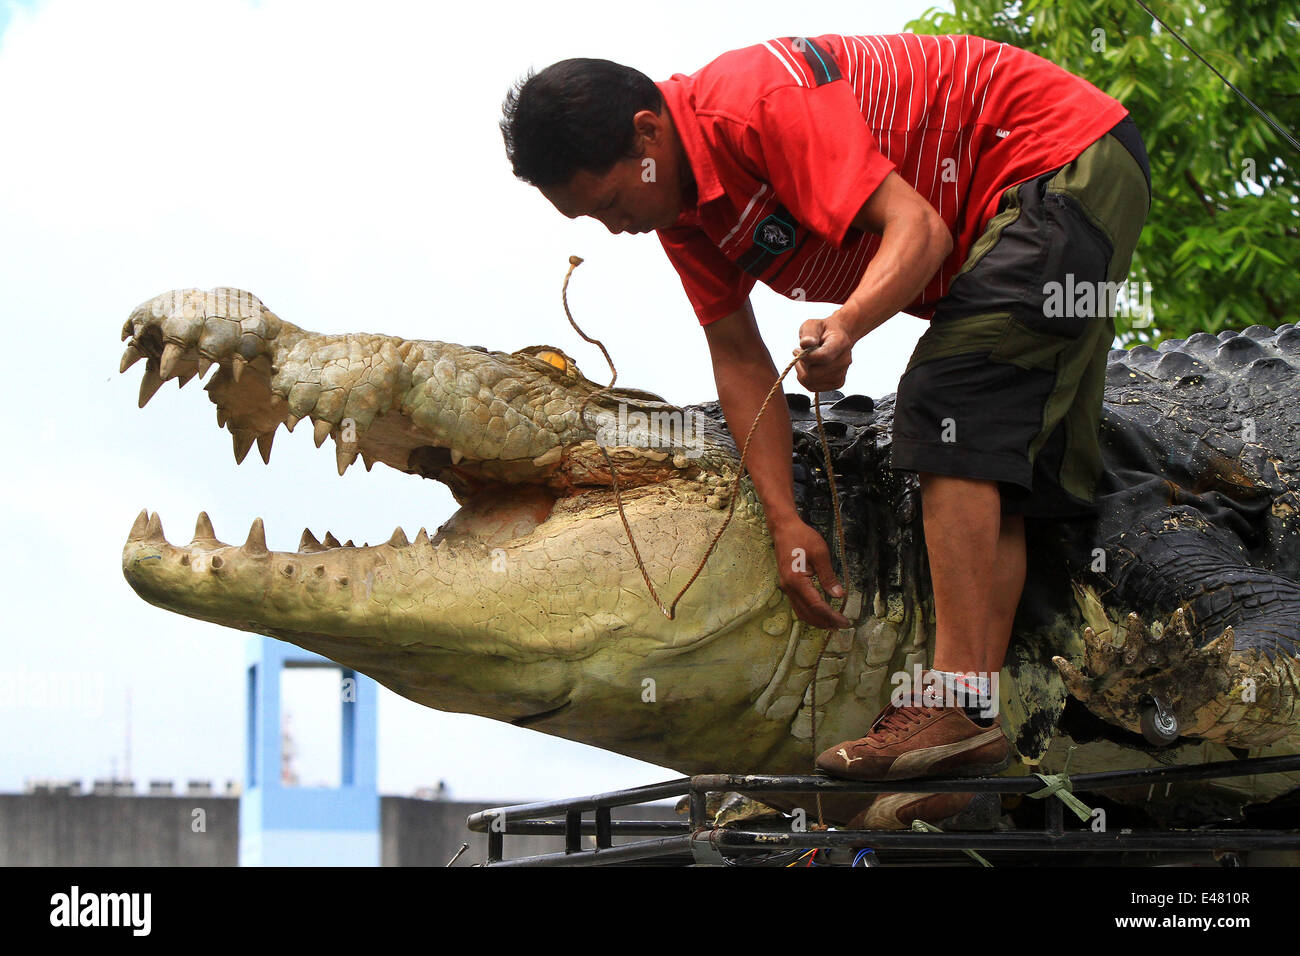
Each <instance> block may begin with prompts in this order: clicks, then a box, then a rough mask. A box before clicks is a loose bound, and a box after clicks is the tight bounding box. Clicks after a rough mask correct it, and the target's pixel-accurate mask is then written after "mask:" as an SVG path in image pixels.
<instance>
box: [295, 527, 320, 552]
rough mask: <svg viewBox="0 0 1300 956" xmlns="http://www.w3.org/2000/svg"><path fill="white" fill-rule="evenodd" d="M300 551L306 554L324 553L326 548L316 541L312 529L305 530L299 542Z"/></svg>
mask: <svg viewBox="0 0 1300 956" xmlns="http://www.w3.org/2000/svg"><path fill="white" fill-rule="evenodd" d="M298 550H299V551H301V552H303V553H304V554H308V553H312V552H316V551H324V550H325V548H324V547H323V546H322V545H321V543H320V542H319V541H317V540H316V536H315V535H314V534H312V533H311V529H310V528H303V529H302V538H301V539H300V540H299V541H298Z"/></svg>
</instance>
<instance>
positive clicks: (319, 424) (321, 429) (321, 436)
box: [312, 418, 334, 448]
mask: <svg viewBox="0 0 1300 956" xmlns="http://www.w3.org/2000/svg"><path fill="white" fill-rule="evenodd" d="M333 429H334V426H333V425H331V424H330V423H329V422H327V421H325V419H323V418H318V419H316V425H315V431H314V433H313V435H312V437H313V439H314V440H315V442H316V447H317V448H319V447H320V446H321V445H323V444H325V439H326V438H329V437H330V432H331V431H332V430H333Z"/></svg>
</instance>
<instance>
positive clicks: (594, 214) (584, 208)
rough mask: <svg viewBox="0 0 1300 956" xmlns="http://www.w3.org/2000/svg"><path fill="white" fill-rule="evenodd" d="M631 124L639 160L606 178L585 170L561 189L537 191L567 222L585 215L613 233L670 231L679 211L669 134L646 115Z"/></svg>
mask: <svg viewBox="0 0 1300 956" xmlns="http://www.w3.org/2000/svg"><path fill="white" fill-rule="evenodd" d="M665 115H666V111H665ZM633 122H634V123H635V124H636V127H637V136H638V139H637V144H638V146H639V148H640V150H641V155H640V156H638V157H631V158H627V159H621V160H619V161H618V162H616V163H615V164H614V165H613V166H612V167H611V168H610V169H609V170H608V171H607V172H605V173H600V174H597V173H591V172H587V171H585V170H584V171H581V172H579V173H577V174H576V175H574V177H573V178H572V179H570V180H569V181H568V182H567V183H565V184H563V185H561V186H548V187H539V188H540V189H541V193H542V195H544V196H545V197H546V198H547V199H548V200H550V202H551V204H552V205H553V206H555V208H556V209H558V210H559V211H560V212H562V213H563V214H564V215H566V216H568V217H569V218H570V219H576V218H578V217H579V216H590V217H591V218H592V219H596V220H599V221H600V222H601V223H602V224H603V225H604V226H605V228H606V229H608V230H609V231H610V232H612V233H623V232H629V233H641V232H650V231H651V230H653V229H668V228H670V227H672V225H673V224H674V223H675V222H676V221H677V218H678V217H679V216H680V215H681V213H682V208H683V200H682V187H681V181H680V177H679V160H678V155H677V151H676V149H675V148H674V147H675V139H674V138H673V135H672V134H673V131H672V130H671V127H670V126H669V125H668V123H667V120H666V119H665V118H664V117H661V116H660V115H659V114H656V113H653V112H651V111H649V110H643V111H642V112H640V113H638V114H637V115H636V116H635V117H634V118H633Z"/></svg>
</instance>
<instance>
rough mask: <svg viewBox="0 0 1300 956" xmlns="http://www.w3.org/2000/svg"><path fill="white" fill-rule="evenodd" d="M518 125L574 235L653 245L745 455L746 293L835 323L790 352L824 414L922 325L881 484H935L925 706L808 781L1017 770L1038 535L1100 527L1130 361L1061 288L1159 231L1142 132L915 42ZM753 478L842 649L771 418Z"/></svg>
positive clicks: (929, 811)
mask: <svg viewBox="0 0 1300 956" xmlns="http://www.w3.org/2000/svg"><path fill="white" fill-rule="evenodd" d="M503 109H504V119H503V121H502V124H501V127H502V132H503V135H504V137H505V142H506V150H507V154H508V156H509V158H510V160H511V163H512V165H513V168H514V172H515V175H516V176H517V177H519V178H521V179H523V180H524V181H526V182H530V183H532V184H534V185H536V186H537V187H538V188H539V189H540V190H541V192H542V193H543V194H544V195H545V197H546V198H547V199H548V200H549V201H550V202H551V203H552V204H553V205H554V206H555V207H556V208H557V209H558V210H559V211H560V212H562V213H564V214H565V215H566V216H569V217H570V218H575V217H578V216H591V217H593V218H595V219H598V220H599V221H601V222H602V223H604V224H605V226H606V227H607V228H608V229H609V230H610V231H611V232H615V233H623V232H631V233H642V232H648V231H650V230H652V229H653V230H655V231H656V232H657V233H658V237H659V240H660V242H661V243H662V244H663V247H664V250H665V251H666V252H667V254H668V257H669V259H670V261H671V262H672V263H673V265H674V267H675V268H676V269H677V272H678V273H679V275H680V276H681V279H682V282H683V285H684V286H685V289H686V294H687V296H688V298H689V299H690V301H691V303H692V305H693V307H694V308H695V312H696V315H697V317H698V318H699V321H700V324H701V325H702V326H703V327H704V332H705V337H706V339H707V340H708V343H709V348H710V351H711V353H712V358H713V369H714V376H715V379H716V382H717V387H718V396H719V400H720V401H721V403H722V408H723V411H724V413H725V415H726V418H727V422H728V425H729V427H730V429H731V432H732V434H733V435H734V436H736V438H737V441H738V442H739V441H741V440H743V437H744V436H745V435H746V433H747V432H748V430H749V428H750V426H751V424H752V423H753V420H754V416H755V413H756V412H757V410H758V407H759V405H760V403H761V402H762V400H763V397H764V396H765V394H766V393H767V390H768V389H769V388H770V387H771V384H772V382H773V381H774V380H775V378H776V375H777V370H776V366H775V364H774V363H773V361H772V359H771V356H770V355H769V354H768V351H767V349H766V347H765V346H764V344H763V341H762V339H761V338H760V336H759V334H758V331H757V327H756V325H755V321H754V314H753V311H752V310H751V308H750V304H749V291H750V289H751V288H752V287H753V285H754V283H755V281H762V282H763V283H764V284H766V285H768V286H769V287H771V288H773V289H775V290H776V291H778V292H780V293H783V294H785V295H787V296H789V297H791V298H795V299H800V300H807V301H818V302H831V303H837V304H838V305H839V308H838V309H836V310H835V311H834V312H833V313H832V314H831V315H830V316H829V317H827V318H825V319H812V320H809V321H807V322H805V323H804V324H803V325H802V326H801V327H800V330H799V341H800V345H801V347H802V346H816V350H815V351H813V352H812V353H810V354H809V355H808V356H806V357H805V358H803V359H802V360H801V361H800V362H799V364H798V366H797V369H798V375H799V381H800V382H801V383H802V384H803V385H804V387H805V388H808V389H809V390H816V391H827V390H830V389H834V388H838V387H839V386H840V385H842V384H843V382H844V377H845V372H846V370H847V369H848V366H849V363H850V361H851V358H852V348H853V346H854V344H855V343H856V342H858V341H859V340H860V339H861V338H863V336H865V335H867V334H868V333H869V332H871V331H872V330H873V329H875V328H876V327H877V326H879V325H880V324H881V323H883V322H884V321H886V320H887V319H888V318H890V317H891V316H893V315H894V314H896V313H897V312H899V311H906V312H909V313H911V314H913V315H916V316H919V317H921V318H926V319H929V320H930V326H929V327H928V329H927V331H926V332H925V334H924V335H923V336H922V337H921V340H920V341H919V342H918V344H917V347H916V351H915V352H914V354H913V356H912V358H911V361H910V363H909V365H908V367H907V370H906V372H905V373H904V375H903V377H902V379H901V381H900V382H899V387H898V396H897V406H896V415H895V423H894V443H893V452H892V455H893V458H892V462H891V464H892V467H894V468H895V469H901V470H910V471H915V472H917V473H918V475H919V481H920V487H921V495H922V512H923V521H924V530H925V537H926V542H927V550H928V554H929V565H930V575H931V579H932V582H933V589H934V610H935V627H936V632H935V643H934V659H933V665H932V669H931V670H930V671H929V672H928V673H927V675H926V677H925V683H926V684H927V685H928V686H929V688H930V689H931V691H932V693H930V694H925V695H922V694H921V693H920V688H915V689H914V690H915V691H917V693H915V694H914V695H912V696H910V697H908V698H906V699H896V700H895V701H894V702H892V703H891V704H890V706H889V707H887V708H886V709H885V710H884V711H883V712H882V713H881V714H880V715H879V716H878V717H877V718H876V719H875V720H874V721H873V722H872V725H871V727H870V728H868V732H867V735H866V736H865V737H863V738H861V739H859V740H854V741H845V742H844V743H842V744H838V745H836V746H834V747H831V748H830V749H828V750H827V751H826V752H825V753H823V754H822V755H821V756H820V757H819V758H818V760H817V766H818V767H819V768H820V769H822V770H823V771H825V772H828V773H832V774H836V775H840V776H846V777H853V778H857V779H872V780H874V779H885V778H888V779H902V778H910V777H918V776H927V775H976V774H984V773H993V772H997V771H998V770H1001V769H1003V768H1005V767H1006V766H1007V765H1008V763H1009V760H1010V748H1009V746H1008V744H1007V741H1006V739H1005V737H1004V736H1003V734H1002V731H1001V727H1000V724H999V723H998V722H997V721H996V719H995V718H994V716H993V715H994V714H995V713H996V706H997V700H996V676H997V672H998V671H999V669H1000V668H1001V666H1002V662H1003V660H1004V658H1005V656H1006V651H1007V646H1008V643H1009V641H1010V637H1011V629H1012V621H1013V618H1014V616H1015V611H1016V606H1017V604H1018V603H1019V599H1020V593H1021V589H1022V587H1023V583H1024V576H1025V561H1026V558H1025V543H1024V524H1023V519H1024V517H1025V516H1032V517H1064V516H1070V515H1078V514H1087V513H1089V511H1090V510H1091V509H1092V500H1093V489H1094V486H1095V483H1096V480H1097V477H1098V475H1099V473H1100V468H1101V459H1100V452H1099V449H1098V437H1097V429H1098V420H1099V415H1100V405H1101V390H1102V384H1103V375H1104V371H1105V362H1106V353H1107V351H1108V350H1109V347H1110V345H1111V342H1112V340H1113V337H1114V325H1113V321H1112V319H1111V317H1110V312H1109V310H1108V309H1107V308H1105V305H1106V302H1105V301H1104V300H1098V299H1097V298H1093V299H1092V300H1090V301H1093V302H1097V301H1102V307H1101V308H1100V309H1087V308H1085V309H1082V310H1079V309H1073V308H1067V309H1065V310H1060V309H1057V308H1056V307H1055V305H1056V304H1059V303H1060V301H1061V296H1060V289H1059V288H1058V290H1057V292H1056V295H1055V298H1052V290H1053V287H1052V283H1060V284H1061V287H1063V288H1064V289H1065V290H1067V292H1066V294H1067V296H1069V295H1071V294H1072V293H1071V292H1070V291H1068V290H1077V289H1081V288H1082V287H1084V286H1085V285H1088V284H1095V285H1096V286H1097V287H1098V288H1097V289H1096V292H1097V293H1099V294H1100V295H1102V296H1105V295H1107V293H1108V292H1109V293H1110V294H1109V300H1110V304H1112V305H1113V290H1114V289H1115V288H1116V286H1115V285H1110V286H1105V285H1103V284H1104V283H1108V282H1109V283H1120V282H1123V281H1124V280H1125V279H1126V277H1127V274H1128V267H1129V262H1130V259H1131V256H1132V253H1133V249H1134V246H1135V245H1136V243H1137V238H1138V234H1139V232H1140V230H1141V226H1142V222H1143V220H1144V218H1145V215H1146V211H1147V209H1148V208H1149V205H1150V174H1149V171H1148V168H1147V160H1146V153H1145V150H1144V148H1143V146H1142V142H1141V139H1140V137H1139V136H1138V133H1137V130H1136V128H1135V127H1134V126H1133V123H1132V121H1131V120H1129V119H1128V118H1127V111H1126V110H1125V109H1124V107H1123V106H1122V105H1121V104H1120V103H1119V102H1117V101H1116V100H1114V99H1112V98H1110V97H1109V96H1106V95H1105V94H1103V93H1101V92H1100V91H1099V90H1097V89H1095V88H1094V87H1092V86H1091V85H1089V84H1088V83H1086V82H1085V81H1084V80H1082V79H1080V78H1078V77H1076V76H1074V75H1072V74H1070V73H1068V72H1066V71H1065V70H1062V69H1061V68H1059V67H1057V66H1055V65H1054V64H1051V63H1048V62H1047V61H1045V60H1042V59H1040V58H1038V57H1036V56H1034V55H1032V54H1030V53H1027V52H1024V51H1022V50H1018V49H1016V48H1015V47H1011V46H1006V45H1003V44H998V43H992V42H990V41H987V40H983V39H980V38H978V37H966V36H942V37H934V36H916V35H911V34H905V35H896V36H839V35H827V36H820V37H816V38H804V37H792V38H783V39H775V40H771V41H768V42H765V43H762V44H758V45H755V46H752V47H747V48H745V49H740V50H735V51H732V52H730V53H726V54H723V55H722V56H721V57H719V58H718V59H716V60H714V61H713V62H712V63H710V64H708V65H707V66H705V67H704V68H702V69H700V70H699V71H697V72H696V73H694V74H692V75H690V76H686V75H683V74H676V75H674V76H673V77H672V78H671V79H669V80H666V81H663V82H659V83H654V82H651V81H650V79H649V78H648V77H646V76H644V75H643V74H641V73H639V72H637V71H636V70H632V69H630V68H628V67H624V66H620V65H618V64H615V63H610V62H609V61H606V60H588V59H579V60H565V61H562V62H560V63H556V64H554V65H553V66H551V67H548V68H547V69H545V70H543V71H542V72H541V73H537V74H530V75H529V76H527V77H526V78H525V79H524V80H523V81H522V82H521V83H519V84H518V85H517V86H516V87H515V88H514V89H513V90H512V91H511V92H510V93H509V94H508V96H507V98H506V101H505V104H504V107H503ZM1073 304H1074V303H1073V300H1071V302H1069V303H1067V305H1073ZM1061 311H1064V312H1065V314H1060V312H1061ZM1080 313H1087V314H1080ZM748 465H749V471H750V475H751V477H752V480H753V483H754V488H755V491H756V492H757V494H758V495H759V497H760V499H761V500H762V502H763V505H764V508H765V511H766V515H767V521H768V526H769V528H770V530H771V534H772V540H773V545H774V548H775V552H776V556H777V567H778V572H779V577H780V583H781V587H782V589H783V590H784V591H785V593H786V595H787V596H788V597H789V599H790V601H791V604H792V605H793V607H794V609H795V611H796V613H797V614H798V615H799V616H800V617H801V618H802V619H803V620H805V621H806V622H808V623H809V624H812V625H814V626H817V627H844V626H847V625H848V624H849V622H848V621H847V619H846V618H844V617H843V615H841V614H840V613H838V612H837V611H835V610H834V609H833V608H831V607H830V605H829V604H828V603H827V602H826V601H825V600H824V599H823V598H822V597H821V596H820V595H819V594H818V592H817V588H816V587H815V586H814V584H813V577H814V575H815V577H816V579H817V581H818V582H819V583H820V584H821V585H822V587H823V588H824V589H825V590H826V591H828V592H829V593H830V594H832V595H834V596H836V597H839V596H841V595H842V594H843V588H842V587H841V586H840V583H839V581H837V580H836V578H835V575H834V573H833V571H832V568H831V562H830V554H829V549H828V548H827V545H826V542H825V541H824V540H823V539H822V537H821V535H820V534H819V533H818V532H817V531H816V530H814V529H813V528H811V527H810V526H809V525H807V524H806V523H804V522H803V520H802V519H800V517H799V515H798V513H797V512H796V510H795V505H794V495H793V480H792V475H791V428H790V421H789V416H788V413H787V411H786V409H785V407H784V404H783V403H780V402H776V403H772V404H769V406H768V410H767V411H766V413H765V414H764V416H763V419H762V420H761V421H760V422H759V424H758V426H757V429H756V431H755V433H754V438H753V440H752V442H751V445H750V451H749V459H748ZM798 554H804V555H806V556H807V559H808V561H807V563H808V564H809V565H810V566H811V571H804V570H801V568H802V565H801V563H799V562H796V561H794V560H792V557H793V556H794V555H798ZM971 803H972V796H971V795H970V794H956V795H954V794H934V795H893V794H889V795H882V796H881V797H880V798H878V799H877V800H876V801H875V803H874V804H873V805H872V808H871V816H870V817H869V818H868V821H867V822H868V825H872V826H907V825H909V824H910V822H911V821H912V820H913V819H916V818H917V817H921V818H924V819H928V820H934V821H944V822H952V821H958V822H959V821H960V820H962V819H963V817H962V816H961V814H963V813H965V812H966V811H968V810H969V809H970V805H971Z"/></svg>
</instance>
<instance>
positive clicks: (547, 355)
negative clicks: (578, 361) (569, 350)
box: [533, 350, 569, 372]
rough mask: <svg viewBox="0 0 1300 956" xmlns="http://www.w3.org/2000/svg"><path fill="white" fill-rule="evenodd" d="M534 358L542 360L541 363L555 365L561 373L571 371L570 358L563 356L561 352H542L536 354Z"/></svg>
mask: <svg viewBox="0 0 1300 956" xmlns="http://www.w3.org/2000/svg"><path fill="white" fill-rule="evenodd" d="M533 358H536V359H540V360H541V361H543V362H545V363H546V364H547V365H553V366H555V367H556V368H558V369H559V370H560V371H561V372H567V371H568V370H569V360H568V358H567V357H565V356H563V355H561V354H560V353H559V352H552V351H549V350H547V351H542V352H538V353H537V354H535V355H534V356H533Z"/></svg>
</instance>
